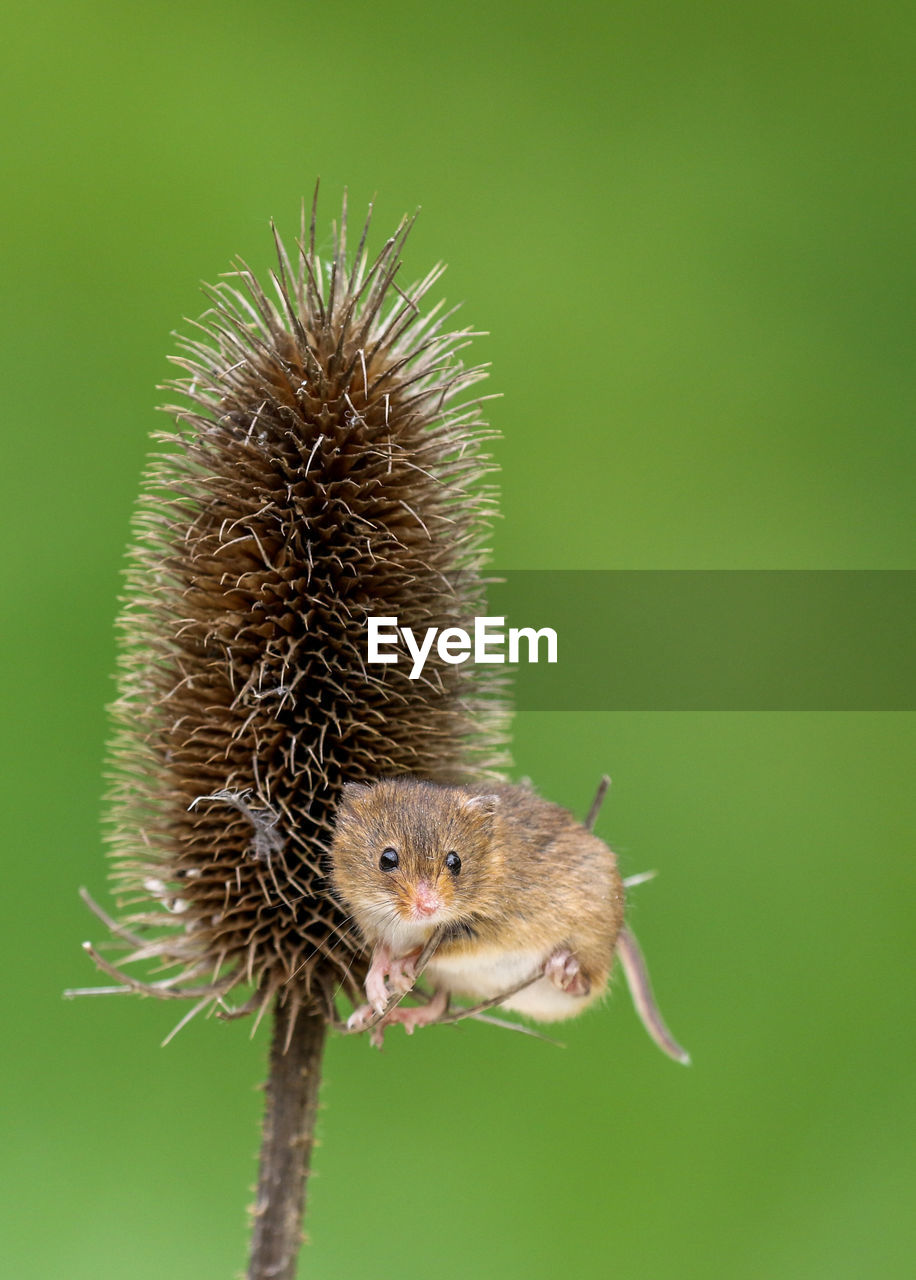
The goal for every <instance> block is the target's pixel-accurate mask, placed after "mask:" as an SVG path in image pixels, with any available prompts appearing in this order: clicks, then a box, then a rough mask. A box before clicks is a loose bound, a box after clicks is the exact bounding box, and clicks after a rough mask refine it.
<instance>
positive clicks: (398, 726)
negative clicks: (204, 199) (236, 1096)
mask: <svg viewBox="0 0 916 1280" xmlns="http://www.w3.org/2000/svg"><path fill="white" fill-rule="evenodd" d="M409 229H410V222H409V221H407V220H405V221H404V222H402V224H401V226H400V228H399V229H398V231H397V233H396V235H395V236H393V237H392V238H391V239H390V240H388V242H387V243H386V244H385V246H384V247H383V249H382V250H381V252H380V253H379V255H378V257H377V258H376V259H375V260H374V262H372V263H371V265H370V264H369V262H368V259H367V255H366V252H365V242H366V232H367V230H368V222H367V224H366V228H365V229H364V231H363V234H362V238H361V240H360V243H359V246H358V248H357V251H356V254H355V255H354V258H353V262H352V266H351V265H349V264H348V261H347V250H346V203H344V209H343V214H342V217H341V223H340V229H339V231H338V230H337V229H336V228H335V234H334V245H333V251H332V253H331V255H330V258H329V261H328V262H327V263H324V262H322V261H321V259H320V257H319V254H318V252H317V250H316V246H315V212H314V208H313V210H312V217H311V223H310V226H309V227H308V228H307V227H306V226H305V217H304V216H303V227H302V238H301V241H300V242H299V243H298V253H297V254H296V255H294V256H293V257H292V259H291V257H290V256H289V255H288V254H287V252H286V250H285V249H284V246H283V244H282V243H281V241H280V240H279V238H277V252H278V257H279V268H278V271H277V273H276V274H273V273H272V280H273V286H274V289H275V292H276V295H277V300H276V301H273V300H271V299H270V298H269V297H268V296H267V294H266V293H265V292H264V291H263V290H262V288H261V287H260V285H259V284H258V282H257V281H256V279H255V277H254V276H253V274H252V272H251V271H250V270H249V268H248V267H247V266H246V265H245V264H244V263H241V262H240V263H238V264H237V265H236V270H235V271H234V272H232V273H231V274H230V276H229V277H227V279H226V280H224V281H223V282H221V283H220V284H218V285H217V286H216V287H215V288H212V289H210V290H209V291H208V296H209V297H210V299H211V301H212V303H213V309H212V310H211V311H209V312H208V313H207V314H206V315H205V316H204V317H203V319H202V321H201V322H200V324H199V326H198V327H199V328H200V330H202V336H201V340H200V341H190V340H186V341H183V342H182V351H183V354H182V355H181V356H180V357H177V358H176V361H175V362H176V363H177V364H178V365H180V366H181V367H182V368H183V369H184V370H185V372H186V374H187V376H186V377H184V378H182V379H181V380H180V381H178V382H176V383H174V384H173V386H174V388H175V389H177V390H178V391H179V392H180V393H181V394H182V396H183V397H184V399H185V400H186V401H187V402H188V405H189V406H190V407H187V406H186V407H170V408H169V412H170V413H171V414H172V415H173V417H174V418H175V420H176V423H177V430H176V431H175V432H174V433H170V434H167V435H163V436H162V437H161V438H162V439H164V440H165V441H167V442H168V444H169V446H170V449H169V451H168V452H166V453H163V454H158V455H155V456H154V457H153V459H152V461H151V463H150V465H149V468H148V470H147V473H146V478H145V483H144V490H143V494H142V496H141V499H140V504H139V510H138V514H137V517H136V524H135V545H134V546H133V548H132V550H131V552H130V567H129V570H128V588H127V594H126V600H125V607H124V610H123V614H122V617H121V628H122V649H121V658H120V666H121V674H120V696H119V698H118V701H117V702H116V704H115V708H114V714H115V719H116V724H117V731H116V737H115V740H114V744H113V748H112V754H111V760H112V772H113V775H114V785H113V790H112V805H111V812H112V819H113V830H112V833H111V836H110V839H111V845H112V855H113V857H114V859H115V868H114V872H113V875H114V881H115V889H116V893H117V895H118V898H119V901H120V903H121V905H122V909H123V910H125V911H126V912H127V915H126V917H125V919H124V921H123V923H115V922H112V924H113V932H114V937H115V941H116V942H117V943H118V945H120V946H121V947H123V948H124V949H125V950H126V951H127V954H125V955H123V956H122V957H121V958H120V959H119V962H118V964H117V966H114V965H112V964H111V962H110V961H108V960H105V959H104V958H103V957H101V956H100V955H99V954H98V952H97V951H93V956H94V958H95V959H96V960H97V961H98V962H99V963H100V964H101V965H102V967H103V968H105V970H106V971H107V972H109V973H112V974H114V975H115V976H116V977H117V979H118V981H119V982H120V983H122V984H124V985H126V986H127V987H128V989H135V990H139V991H144V992H147V993H152V994H157V995H164V996H187V997H189V998H195V999H196V1000H197V1001H198V1004H197V1005H196V1006H195V1010H194V1011H196V1010H197V1009H204V1008H207V1007H208V1006H209V1007H216V1008H218V1009H219V1011H220V1012H221V1013H223V1014H224V1015H229V1014H232V1013H236V1014H238V1013H245V1012H253V1011H255V1010H257V1011H258V1013H259V1016H260V1014H261V1013H262V1012H263V1011H264V1009H265V1008H266V1007H267V1005H268V1003H269V1002H270V1000H271V998H272V996H273V995H274V994H276V993H278V992H279V993H280V995H281V998H287V999H288V1000H290V1001H291V1013H292V1018H291V1019H290V1028H291V1027H292V1023H293V1022H294V1021H295V1013H296V1010H298V1009H299V1008H302V1007H305V1008H308V1009H310V1010H312V1011H321V1012H322V1013H323V1014H324V1016H326V1017H328V1018H331V1017H333V1016H334V1005H333V995H334V992H335V990H336V989H338V988H339V987H341V985H342V986H343V987H344V988H345V989H346V990H347V991H348V993H349V994H351V995H354V996H356V995H358V988H359V982H360V980H361V978H362V975H363V972H364V959H363V955H362V943H361V940H360V939H359V938H358V936H356V934H355V930H354V929H353V926H352V923H351V922H350V921H349V920H348V919H347V918H346V917H345V916H344V914H343V912H342V911H341V909H340V908H339V907H338V905H337V904H336V903H335V902H334V900H333V899H332V898H331V897H330V896H329V893H328V886H327V882H326V879H325V850H326V847H327V844H328V842H329V839H330V835H331V832H332V820H333V815H334V810H335V806H336V804H337V800H338V796H339V790H340V787H341V786H342V784H343V782H345V781H358V780H360V779H366V778H369V779H371V778H376V777H379V776H381V775H397V774H403V773H412V774H419V775H422V776H423V777H427V778H430V779H433V780H439V781H459V780H462V779H468V778H482V777H486V776H493V775H494V773H495V772H496V771H497V770H499V769H500V768H501V767H504V766H505V763H506V760H505V757H504V752H503V746H502V744H503V742H504V739H505V728H506V703H505V701H504V699H503V698H502V696H501V685H500V679H499V676H498V675H495V674H494V669H493V668H492V667H478V668H474V667H472V666H470V665H469V664H468V665H464V666H455V665H449V664H446V663H444V662H442V661H441V659H439V658H438V657H437V655H435V654H432V655H431V656H430V660H429V661H428V663H427V665H426V668H425V670H424V673H423V678H422V679H420V680H416V681H411V680H409V679H408V678H407V668H406V666H405V665H404V664H399V665H398V666H393V665H385V666H372V667H368V666H367V664H366V650H365V634H366V632H365V620H366V618H367V616H369V615H383V616H396V617H397V618H398V619H399V621H400V623H401V625H402V626H412V627H414V628H425V627H427V626H440V627H441V626H449V625H464V626H467V625H468V623H469V619H471V618H472V617H473V616H474V614H475V613H480V612H485V608H484V583H483V580H482V579H481V576H480V570H481V566H482V564H483V561H484V557H485V555H486V550H485V548H484V545H483V540H484V537H485V536H486V531H487V528H488V523H487V518H488V516H489V515H490V514H491V511H492V507H493V492H492V490H491V488H490V487H489V486H488V485H487V484H486V483H485V482H484V480H483V477H484V476H485V474H486V473H487V472H488V471H489V470H491V469H492V467H491V464H490V463H489V461H488V459H487V456H486V455H485V454H484V453H483V452H482V445H483V443H484V441H485V440H486V439H487V438H488V432H487V429H486V425H485V423H484V422H483V421H482V419H481V415H480V409H479V401H477V400H468V399H463V400H462V398H461V394H460V393H461V392H462V391H463V390H464V389H466V388H468V387H470V386H472V385H473V384H475V383H477V382H479V380H480V379H481V377H482V376H483V370H482V369H481V368H479V367H477V368H470V369H465V368H464V367H463V366H462V364H461V363H460V361H459V359H458V358H457V354H456V353H457V352H458V351H459V350H460V349H461V348H462V347H463V346H464V345H465V344H466V342H467V340H468V338H469V337H470V333H469V331H468V330H458V331H450V330H448V328H447V327H446V321H447V319H448V315H447V314H446V315H444V314H442V313H441V309H440V307H434V308H432V309H431V310H430V311H428V312H426V314H425V315H421V313H420V309H419V307H420V302H421V299H422V298H423V296H424V295H425V294H426V292H427V291H428V289H429V288H430V287H431V286H432V285H433V284H434V283H435V282H436V281H437V280H438V278H439V276H440V274H441V271H442V268H441V267H437V268H435V269H434V270H433V271H431V272H430V273H429V275H428V276H427V277H426V278H425V279H424V280H422V281H421V282H420V283H419V284H418V285H416V286H415V287H413V288H411V289H409V290H407V291H403V290H402V289H400V288H399V287H398V285H397V284H396V283H395V276H396V273H397V271H398V268H399V265H400V258H401V250H402V248H403V244H404V240H405V237H406V235H407V233H408V231H409ZM143 961H147V962H152V963H153V964H154V965H157V966H159V967H160V968H162V969H164V970H165V972H166V977H165V978H164V979H163V980H162V981H151V980H149V979H147V980H145V981H143V980H138V979H134V978H132V977H128V976H127V974H126V972H125V966H129V965H131V964H132V963H134V962H143ZM243 986H244V987H246V988H251V989H252V990H248V989H246V991H245V992H244V995H243V998H242V999H241V1000H238V998H237V997H236V1003H235V1005H234V1007H230V1005H229V1004H228V1003H227V1002H226V997H227V995H228V993H229V992H230V991H232V989H233V988H237V987H243ZM192 1012H193V1011H192ZM189 1016H190V1015H189ZM183 1021H184V1020H183ZM290 1034H291V1030H290Z"/></svg>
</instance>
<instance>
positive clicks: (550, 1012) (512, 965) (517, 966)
mask: <svg viewBox="0 0 916 1280" xmlns="http://www.w3.org/2000/svg"><path fill="white" fill-rule="evenodd" d="M548 954H549V953H548ZM546 959H547V954H545V953H544V952H540V951H501V950H496V949H493V950H481V951H474V952H473V953H464V954H456V955H454V956H434V957H433V959H432V960H430V962H429V966H428V968H427V971H426V972H427V974H428V975H429V978H430V981H431V982H432V984H433V985H434V986H435V987H437V988H440V989H443V990H445V991H451V992H454V994H455V995H461V996H470V997H471V998H472V999H474V1000H490V999H492V997H493V996H498V995H499V994H500V992H502V991H507V990H508V989H509V988H510V987H514V986H515V985H516V984H517V983H519V982H522V981H524V979H525V978H527V977H530V975H531V974H533V973H535V972H536V971H537V970H538V969H539V968H540V967H541V966H542V965H543V964H544V962H545V960H546ZM583 1003H584V1001H583V998H582V997H581V996H573V995H570V994H569V993H568V992H566V991H562V990H561V989H560V988H559V987H558V986H556V984H555V983H553V982H551V981H550V979H549V978H538V980H537V982H533V983H532V984H531V986H530V987H525V988H524V990H522V991H517V992H516V993H515V995H513V996H510V997H509V998H508V1000H505V1001H504V1002H503V1003H502V1004H501V1005H500V1006H499V1007H500V1008H501V1009H514V1010H515V1011H516V1012H517V1013H523V1014H526V1015H527V1016H528V1017H529V1018H535V1019H537V1021H539V1022H554V1021H556V1020H557V1019H560V1018H571V1017H574V1016H575V1014H577V1013H579V1012H580V1010H581V1009H582V1007H583Z"/></svg>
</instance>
